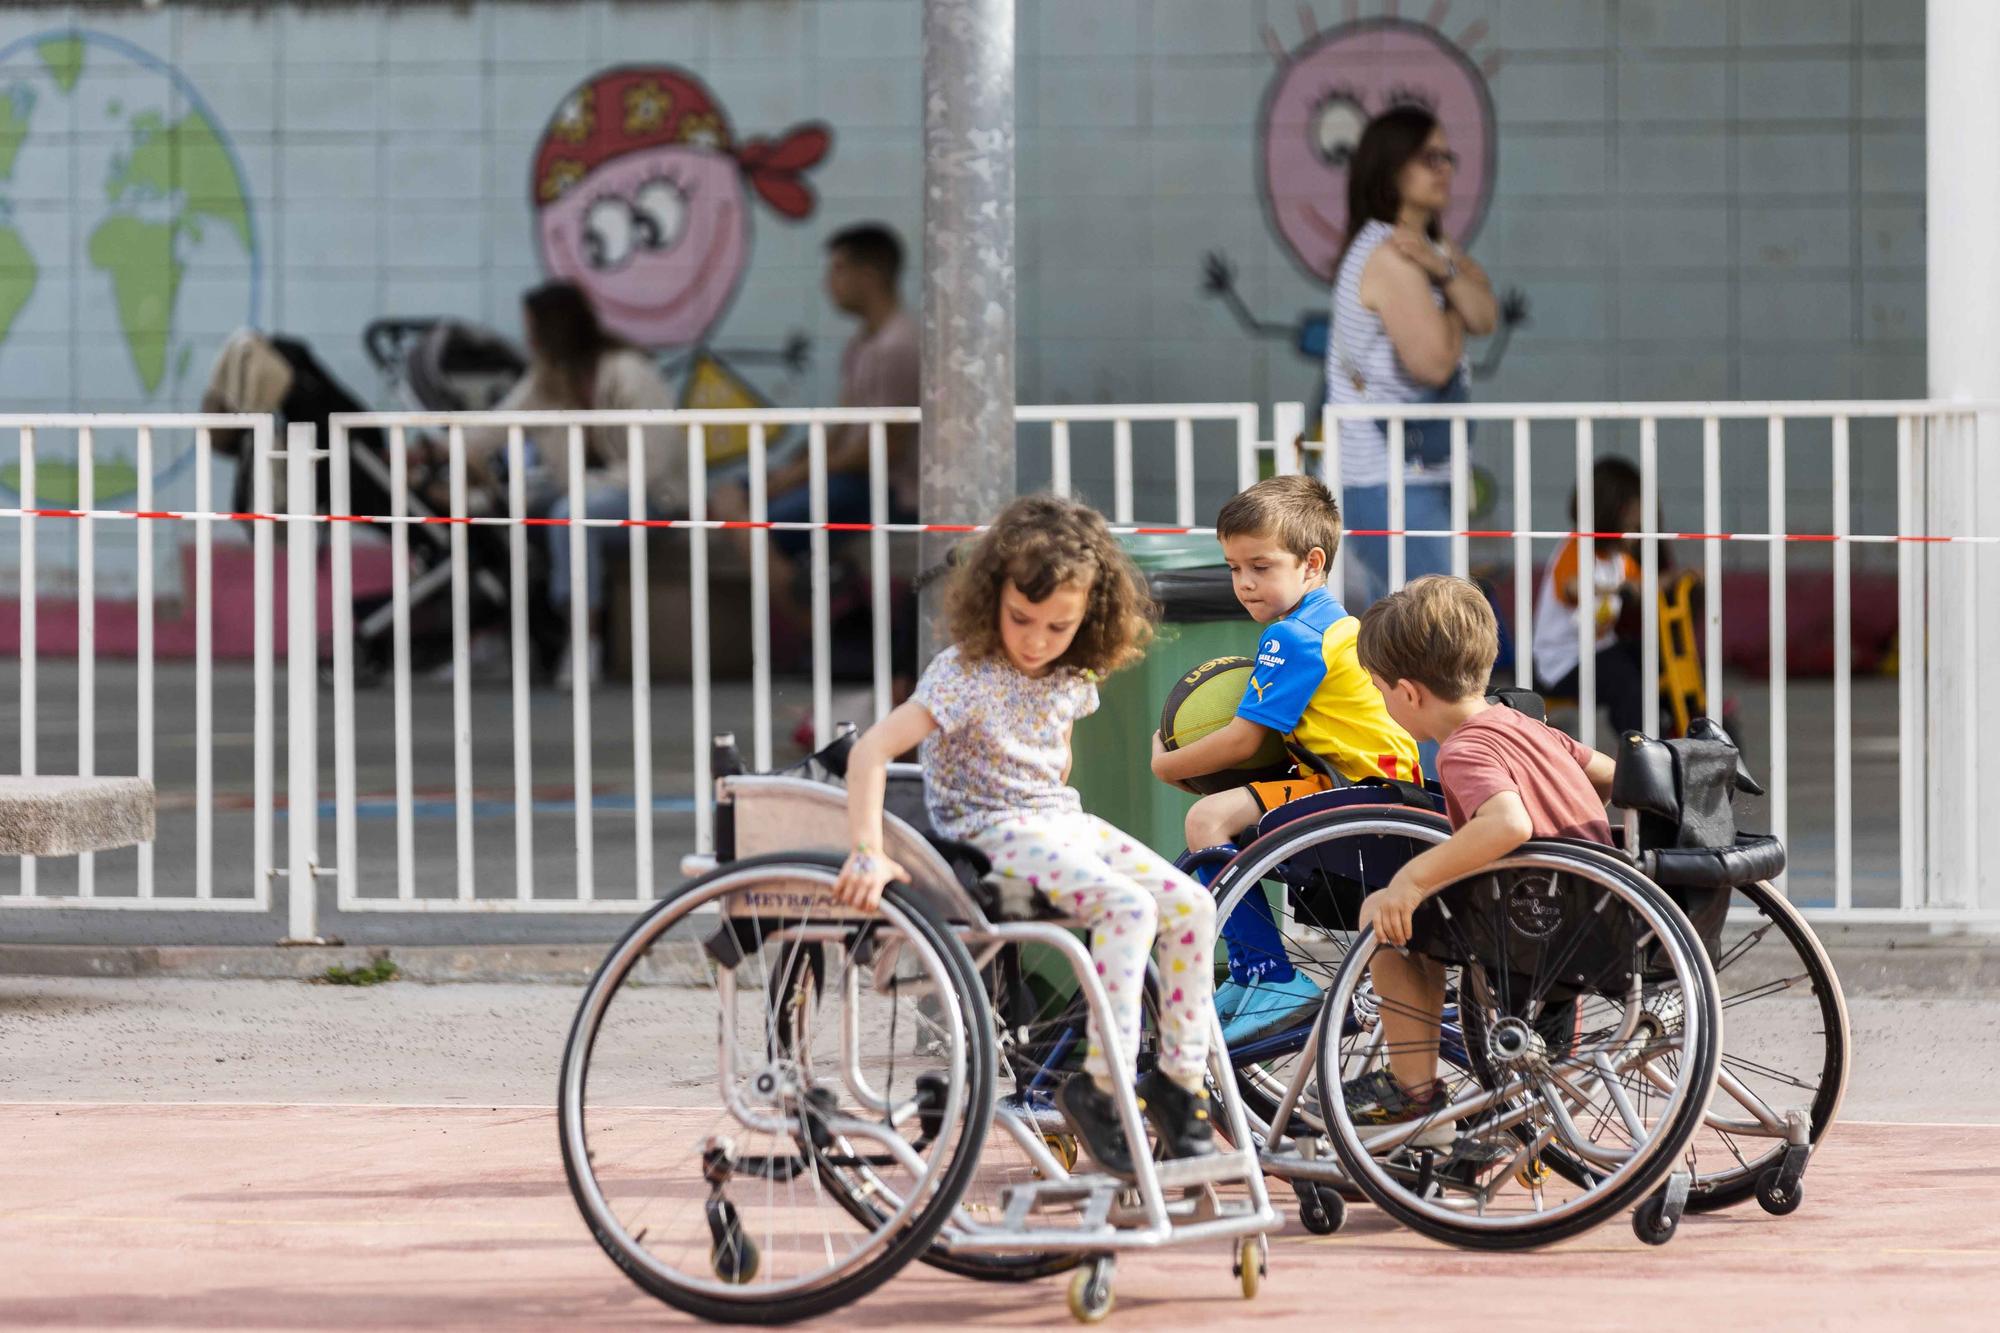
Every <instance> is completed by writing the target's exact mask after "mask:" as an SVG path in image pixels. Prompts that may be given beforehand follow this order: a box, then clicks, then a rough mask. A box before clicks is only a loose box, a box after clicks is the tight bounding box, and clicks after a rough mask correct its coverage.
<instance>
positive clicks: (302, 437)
mask: <svg viewBox="0 0 2000 1333" xmlns="http://www.w3.org/2000/svg"><path fill="white" fill-rule="evenodd" d="M317 445H318V432H317V431H315V430H314V428H313V425H312V423H311V422H292V423H291V424H290V425H288V426H287V427H286V429H285V500H286V505H285V509H286V512H287V513H288V514H290V515H291V516H292V521H291V522H289V523H287V524H285V573H286V580H285V695H286V699H287V701H288V705H289V706H288V711H287V713H286V717H287V719H288V724H287V726H286V728H285V750H286V756H287V759H288V761H289V763H288V768H287V772H288V781H287V783H286V793H285V794H286V810H285V828H286V833H287V842H288V850H289V854H288V856H287V857H286V869H287V879H288V883H287V884H286V886H285V888H286V893H285V898H286V909H287V910H286V914H285V942H286V943H287V944H318V943H320V942H321V941H320V938H319V921H318V915H319V881H318V876H319V864H318V862H319V845H318V835H319V827H318V813H319V745H318V741H319V737H318V735H317V733H318V729H319V540H318V539H319V532H318V530H317V528H316V527H315V526H314V525H313V524H312V523H311V522H309V521H302V520H306V519H309V518H310V516H311V514H312V512H313V483H314V481H315V477H314V476H313V463H314V462H315V461H316V458H315V454H314V450H315V448H316V447H317Z"/></svg>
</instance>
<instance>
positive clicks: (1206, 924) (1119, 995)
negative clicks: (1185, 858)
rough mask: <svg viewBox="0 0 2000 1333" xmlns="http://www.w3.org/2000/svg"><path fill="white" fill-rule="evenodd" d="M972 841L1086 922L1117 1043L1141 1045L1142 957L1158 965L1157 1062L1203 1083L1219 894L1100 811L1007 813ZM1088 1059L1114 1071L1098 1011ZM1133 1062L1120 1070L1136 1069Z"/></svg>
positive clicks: (1099, 1072) (1181, 1079)
mask: <svg viewBox="0 0 2000 1333" xmlns="http://www.w3.org/2000/svg"><path fill="white" fill-rule="evenodd" d="M970 841H971V842H972V843H973V845H975V846H976V847H978V848H979V849H980V850H981V851H983V852H985V853H986V855H987V856H988V857H989V858H991V860H992V862H993V868H994V870H996V871H997V872H999V873H1000V874H1002V875H1004V876H1006V877H1007V878H1009V879H1025V880H1027V881H1028V883H1029V885H1030V886H1031V887H1033V888H1034V889H1036V890H1037V891H1039V892H1040V893H1041V894H1042V896H1043V897H1045V898H1047V899H1048V900H1049V901H1050V902H1051V903H1053V904H1055V905H1056V906H1057V907H1059V908H1061V909H1062V910H1063V911H1065V912H1067V913H1069V914H1070V915H1072V916H1075V917H1077V918H1079V919H1080V920H1082V921H1084V922H1086V923H1088V925H1089V926H1090V956H1091V958H1092V959H1093V960H1094V961H1095V962H1096V964H1097V974H1098V976H1100V977H1102V978H1103V979H1104V989H1105V991H1106V993H1107V995H1108V996H1109V997H1110V1000H1111V1010H1112V1014H1113V1015H1114V1017H1115V1018H1116V1020H1117V1024H1118V1049H1119V1050H1120V1051H1122V1052H1124V1055H1125V1058H1126V1059H1127V1060H1128V1061H1129V1060H1131V1059H1132V1057H1133V1055H1134V1053H1135V1052H1137V1051H1138V1049H1139V1019H1140V1009H1141V1006H1142V1004H1143V1002H1144V1000H1145V987H1146V957H1147V955H1148V954H1149V953H1150V954H1152V955H1154V956H1155V957H1157V958H1158V959H1159V965H1160V997H1159V998H1160V1003H1159V1022H1160V1070H1161V1072H1163V1073H1164V1074H1166V1075H1167V1077H1169V1078H1171V1079H1173V1080H1174V1081H1175V1082H1176V1083H1179V1084H1180V1085H1181V1086H1182V1087H1185V1088H1189V1089H1199V1088H1200V1087H1201V1085H1202V1079H1203V1077H1204V1076H1205V1075H1206V1073H1207V1072H1208V1034H1209V1028H1210V1026H1211V1024H1212V1023H1213V1022H1214V1018H1213V1016H1212V1014H1211V1012H1210V1010H1211V1008H1212V1006H1213V1004H1214V999H1213V994H1212V992H1213V987H1214V974H1215V899H1213V898H1212V897H1210V896H1209V892H1208V890H1207V889H1204V888H1203V887H1202V886H1201V885H1199V884H1197V883H1196V882H1195V881H1194V880H1192V879H1190V878H1189V877H1188V876H1186V875H1183V874H1182V873H1181V872H1180V871H1178V870H1176V869H1174V867H1173V863H1172V862H1171V861H1168V860H1166V859H1164V858H1163V857H1160V856H1158V855H1155V854H1154V852H1153V851H1152V849H1150V848H1148V847H1146V846H1144V845H1143V844H1141V843H1140V841H1139V840H1138V839H1137V838H1134V837H1131V836H1129V835H1127V834H1124V833H1121V832H1119V831H1118V830H1117V829H1115V828H1113V827H1112V826H1111V825H1109V824H1107V823H1105V822H1104V821H1103V820H1101V819H1098V818H1097V817H1096V816H1094V815H1085V814H1033V815H1018V816H1015V817H1013V818H1009V819H1003V820H1001V821H1000V822H999V823H997V824H994V825H992V826H991V827H989V828H986V829H983V830H981V831H980V832H978V833H976V834H974V835H973V836H972V838H971V839H970ZM1089 1041H1090V1045H1089V1049H1088V1050H1087V1051H1086V1053H1085V1058H1084V1068H1085V1069H1086V1070H1088V1071H1089V1072H1090V1073H1091V1075H1093V1076H1094V1077H1095V1078H1096V1079H1097V1080H1098V1082H1099V1083H1103V1084H1108V1083H1110V1082H1111V1080H1112V1078H1113V1073H1112V1070H1111V1066H1110V1064H1109V1063H1108V1062H1107V1061H1106V1060H1105V1058H1104V1046H1103V1043H1102V1041H1101V1040H1100V1038H1099V1035H1098V1032H1097V1027H1096V1022H1095V1020H1093V1021H1092V1023H1091V1028H1090V1032H1089ZM1131 1076H1132V1071H1131V1070H1130V1069H1129V1068H1128V1069H1126V1070H1125V1071H1124V1072H1123V1075H1122V1077H1125V1078H1130V1077H1131Z"/></svg>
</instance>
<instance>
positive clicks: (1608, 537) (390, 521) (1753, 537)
mask: <svg viewBox="0 0 2000 1333" xmlns="http://www.w3.org/2000/svg"><path fill="white" fill-rule="evenodd" d="M0 518H17V519H18V518H57V519H89V520H92V521H104V522H127V523H129V522H134V521H139V520H171V521H175V522H199V521H201V520H203V519H207V520H210V521H212V522H217V523H319V524H327V525H331V524H334V523H360V524H368V525H383V526H391V525H395V524H399V523H400V524H406V525H409V526H412V527H451V526H454V525H457V526H464V527H480V528H505V527H513V526H517V525H518V526H521V527H528V528H568V527H585V528H670V529H671V528H680V529H686V530H689V531H693V530H697V529H699V530H701V531H705V532H757V531H763V532H817V531H826V532H857V533H866V532H886V533H889V534H891V535H910V534H919V533H948V534H953V535H962V534H965V533H968V532H980V531H983V530H984V525H983V524H972V523H813V522H805V521H801V522H775V521H771V520H762V521H759V520H755V519H721V518H705V519H695V518H521V519H516V518H512V517H510V516H507V515H504V514H495V515H468V516H465V517H455V516H453V515H449V514H406V515H404V516H402V517H400V518H398V517H395V516H393V515H387V514H258V513H224V512H219V511H218V512H214V513H199V512H195V511H192V510H185V509H50V508H36V509H22V508H18V507H14V508H6V509H0ZM1110 528H1111V531H1112V532H1114V533H1118V534H1120V535H1123V536H1140V537H1183V536H1190V537H1212V536H1214V535H1215V529H1214V528H1203V527H1178V526H1174V525H1157V526H1148V525H1136V524H1116V523H1114V524H1112V525H1110ZM1342 535H1344V536H1348V537H1397V536H1401V537H1466V538H1473V539H1489V540H1512V539H1513V538H1516V537H1528V538H1531V539H1533V540H1536V541H1567V540H1569V539H1570V538H1572V537H1590V538H1593V539H1595V540H1597V541H1645V540H1647V539H1648V537H1649V535H1650V537H1651V539H1652V540H1656V541H1672V542H1767V543H1768V542H1809V543H1810V542H1817V543H1823V544H1833V543H1839V542H1852V543H1856V544H1865V545H1892V544H1895V543H1898V542H1912V543H1920V544H1923V545H1937V546H1946V545H1968V546H1987V545H1995V544H2000V535H1996V536H1990V537H1973V536H1957V537H1946V536H1930V535H1927V534H1919V533H1896V532H1882V533H1864V532H1855V533H1847V534H1844V535H1843V534H1841V533H1835V532H1778V533H1772V532H1655V533H1652V534H1647V533H1643V532H1576V531H1573V530H1571V529H1568V528H1530V529H1528V530H1526V531H1519V530H1516V529H1512V528H1467V529H1465V530H1464V531H1462V532H1461V531H1456V530H1454V529H1450V528H1401V529H1397V528H1348V529H1346V530H1345V531H1344V532H1343V534H1342Z"/></svg>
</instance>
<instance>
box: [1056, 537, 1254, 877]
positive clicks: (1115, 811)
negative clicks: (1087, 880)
mask: <svg viewBox="0 0 2000 1333" xmlns="http://www.w3.org/2000/svg"><path fill="white" fill-rule="evenodd" d="M1124 542H1125V549H1126V550H1127V551H1128V552H1129V553H1130V554H1131V556H1132V559H1133V562H1134V563H1135V564H1137V565H1138V566H1139V568H1140V570H1141V571H1142V572H1143V573H1144V574H1145V575H1146V579H1147V582H1148V584H1149V585H1150V586H1151V589H1152V593H1153V600H1154V601H1155V602H1157V603H1158V604H1159V607H1160V627H1159V632H1158V633H1157V634H1156V635H1154V637H1153V643H1152V646H1151V647H1150V648H1149V649H1148V650H1147V652H1146V658H1145V660H1144V661H1143V662H1140V663H1138V664H1136V665H1134V666H1130V667H1127V668H1126V669H1125V670H1123V671H1120V672H1118V673H1117V674H1116V675H1114V676H1112V677H1111V678H1110V679H1109V680H1107V681H1105V682H1104V683H1103V684H1101V685H1099V686H1098V694H1099V697H1100V703H1099V706H1098V709H1097V711H1096V712H1095V713H1093V714H1092V715H1091V716H1089V717H1087V718H1085V719H1084V720H1083V721H1081V722H1079V723H1077V726H1076V736H1075V738H1074V743H1073V746H1072V748H1073V751H1074V753H1075V755H1076V766H1075V768H1074V769H1073V770H1072V771H1071V774H1070V782H1071V785H1073V786H1074V787H1075V788H1076V789H1077V791H1078V793H1079V794H1081V795H1082V797H1083V808H1084V809H1085V810H1088V811H1089V812H1090V813H1091V814H1093V815H1096V816H1097V817H1098V818H1100V819H1104V820H1107V821H1109V822H1110V823H1112V824H1115V825H1117V826H1118V827H1119V828H1121V829H1123V830H1124V831H1125V832H1127V833H1130V834H1132V835H1133V836H1134V837H1136V838H1138V839H1139V840H1140V841H1141V842H1143V843H1145V844H1146V845H1147V846H1148V847H1151V848H1152V849H1153V850H1154V851H1156V852H1158V853H1160V855H1162V856H1165V857H1174V856H1178V855H1179V854H1180V852H1181V850H1182V844H1183V842H1184V841H1185V839H1184V837H1183V835H1182V832H1181V830H1182V826H1183V825H1184V824H1185V823H1186V821H1187V812H1188V807H1189V806H1191V805H1193V804H1194V802H1195V798H1194V797H1193V796H1190V795H1189V794H1188V793H1186V792H1184V791H1181V790H1180V789H1179V788H1177V787H1169V786H1168V785H1167V784H1166V783H1164V782H1161V781H1160V780H1159V779H1158V778H1156V777H1154V776H1153V771H1152V767H1151V764H1152V746H1153V733H1154V732H1155V731H1158V730H1159V728H1160V708H1161V707H1162V705H1164V704H1165V703H1166V699H1167V691H1168V690H1170V689H1172V688H1173V684H1174V682H1175V681H1177V680H1179V679H1180V678H1181V677H1182V676H1184V675H1186V674H1187V673H1188V672H1189V671H1192V670H1193V669H1194V668H1195V667H1197V666H1199V665H1201V664H1202V663H1203V662H1206V661H1208V660H1210V659H1211V658H1216V657H1233V656H1242V655H1246V654H1248V653H1250V652H1252V651H1254V650H1255V648H1256V646H1257V622H1255V621H1254V620H1252V619H1250V617H1249V615H1247V614H1246V613H1245V612H1244V610H1243V607H1242V605H1241V604H1240V603H1238V602H1237V600H1236V594H1235V593H1234V592H1233V591H1232V590H1231V588H1230V584H1229V570H1228V568H1227V567H1226V566H1225V565H1224V564H1223V563H1222V549H1221V548H1220V547H1219V546H1218V545H1216V541H1215V538H1213V537H1181V536H1130V537H1126V538H1124Z"/></svg>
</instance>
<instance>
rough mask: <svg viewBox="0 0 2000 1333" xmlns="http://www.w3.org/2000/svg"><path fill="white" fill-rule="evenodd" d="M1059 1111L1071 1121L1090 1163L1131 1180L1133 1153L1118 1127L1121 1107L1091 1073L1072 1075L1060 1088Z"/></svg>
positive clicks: (1057, 1090)
mask: <svg viewBox="0 0 2000 1333" xmlns="http://www.w3.org/2000/svg"><path fill="white" fill-rule="evenodd" d="M1056 1109H1057V1110H1059V1111H1061V1112H1062V1113H1063V1118H1064V1119H1066V1120H1068V1121H1069V1125H1070V1128H1071V1129H1073V1130H1075V1131H1076V1137H1077V1138H1078V1139H1079V1140H1081V1141H1082V1143H1083V1147H1084V1151H1086V1152H1088V1153H1089V1154H1090V1160H1091V1161H1093V1162H1095V1163H1097V1165H1098V1166H1099V1167H1100V1168H1102V1169H1103V1170H1105V1171H1108V1172H1110V1173H1111V1174H1112V1175H1114V1176H1123V1177H1125V1178H1127V1179H1130V1178H1131V1176H1132V1150H1131V1148H1130V1147H1128V1146H1127V1145H1126V1142H1125V1131H1124V1130H1123V1129H1121V1128H1119V1125H1118V1106H1117V1103H1115V1102H1113V1101H1112V1100H1111V1097H1110V1095H1109V1094H1107V1093H1104V1092H1101V1091H1099V1090H1098V1087H1097V1084H1096V1083H1095V1082H1094V1081H1093V1080H1092V1079H1091V1077H1090V1075H1089V1074H1071V1075H1070V1076H1069V1078H1068V1079H1067V1080H1065V1081H1064V1083H1063V1085H1062V1087H1060V1088H1058V1089H1056Z"/></svg>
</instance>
